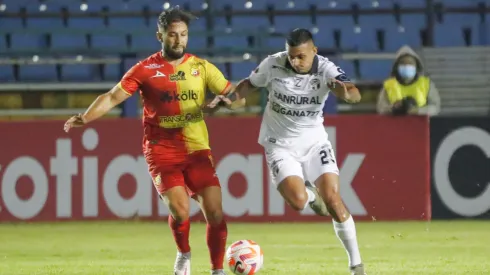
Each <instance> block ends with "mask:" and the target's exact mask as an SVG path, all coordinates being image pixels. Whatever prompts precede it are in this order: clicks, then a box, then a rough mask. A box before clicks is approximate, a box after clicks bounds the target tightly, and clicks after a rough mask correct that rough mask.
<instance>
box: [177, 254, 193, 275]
mask: <svg viewBox="0 0 490 275" xmlns="http://www.w3.org/2000/svg"><path fill="white" fill-rule="evenodd" d="M174 275H191V253H190V252H188V253H181V252H177V258H176V259H175V265H174Z"/></svg>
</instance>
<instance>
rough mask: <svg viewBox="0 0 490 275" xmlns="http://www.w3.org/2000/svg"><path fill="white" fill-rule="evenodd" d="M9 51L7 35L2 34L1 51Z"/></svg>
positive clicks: (0, 40)
mask: <svg viewBox="0 0 490 275" xmlns="http://www.w3.org/2000/svg"><path fill="white" fill-rule="evenodd" d="M6 49H7V37H6V36H5V35H2V34H0V50H6Z"/></svg>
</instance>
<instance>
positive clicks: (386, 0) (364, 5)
mask: <svg viewBox="0 0 490 275" xmlns="http://www.w3.org/2000/svg"><path fill="white" fill-rule="evenodd" d="M355 2H356V3H357V4H358V5H359V7H360V8H361V9H370V10H375V9H390V8H393V1H391V0H377V1H373V0H358V1H355Z"/></svg>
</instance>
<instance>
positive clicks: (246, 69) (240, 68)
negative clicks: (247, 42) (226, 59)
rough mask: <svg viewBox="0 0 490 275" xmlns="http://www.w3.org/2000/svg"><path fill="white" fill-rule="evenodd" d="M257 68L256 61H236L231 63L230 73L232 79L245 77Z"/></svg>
mask: <svg viewBox="0 0 490 275" xmlns="http://www.w3.org/2000/svg"><path fill="white" fill-rule="evenodd" d="M255 68H257V63H255V62H250V61H244V62H238V63H231V75H232V79H233V80H240V79H243V78H246V77H248V76H249V75H250V73H251V72H252V71H253V70H255Z"/></svg>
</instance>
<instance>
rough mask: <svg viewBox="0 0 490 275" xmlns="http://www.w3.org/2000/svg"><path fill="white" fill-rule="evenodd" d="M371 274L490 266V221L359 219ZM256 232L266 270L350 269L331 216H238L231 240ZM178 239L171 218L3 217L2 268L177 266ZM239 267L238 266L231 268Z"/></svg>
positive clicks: (201, 260)
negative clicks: (304, 219)
mask: <svg viewBox="0 0 490 275" xmlns="http://www.w3.org/2000/svg"><path fill="white" fill-rule="evenodd" d="M357 229H358V238H359V243H360V248H361V253H362V256H363V261H364V262H365V265H366V267H367V270H366V271H367V272H368V274H369V275H378V274H379V275H381V274H387V275H388V274H390V275H393V274H397V275H398V274H407V275H408V274H410V275H415V274H425V275H427V274H451V275H456V274H471V275H474V274H490V248H489V246H490V222H483V221H482V222H456V221H454V222H403V223H401V222H400V223H398V222H397V223H383V222H364V223H362V222H358V223H357ZM204 233H205V226H204V225H203V224H199V223H194V224H192V232H191V246H192V249H193V250H192V251H193V262H192V272H193V273H192V274H195V275H197V274H209V260H208V254H207V250H206V245H205V237H204ZM239 239H253V240H255V241H257V242H258V243H259V244H260V245H261V246H262V248H263V250H264V257H265V265H264V268H263V269H262V270H261V272H259V274H264V275H266V274H267V275H276V274H277V275H279V274H281V275H282V274H290V275H299V274H308V275H319V274H349V273H348V270H347V257H346V254H345V252H344V250H343V248H342V247H341V245H340V243H339V241H338V240H337V238H336V237H335V234H334V233H333V229H332V225H331V224H330V223H326V224H318V223H314V224H286V223H279V224H236V223H235V224H230V225H229V237H228V244H230V243H231V242H233V241H236V240H239ZM175 251H176V250H175V246H174V243H173V239H172V237H171V235H170V232H169V229H168V227H167V224H166V223H165V222H158V223H157V222H152V223H148V222H133V221H131V222H70V223H50V224H1V225H0V274H2V275H4V274H5V275H17V274H29V275H35V274H91V275H98V274H101V275H102V274H131V275H136V274H138V275H151V274H172V267H173V262H174V257H175ZM230 274H231V273H230Z"/></svg>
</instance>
